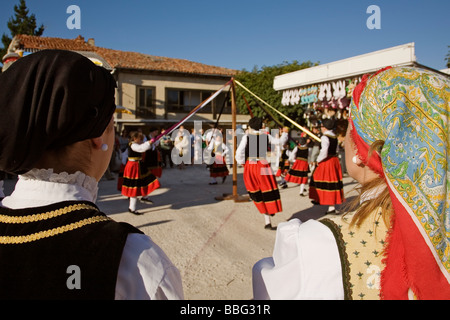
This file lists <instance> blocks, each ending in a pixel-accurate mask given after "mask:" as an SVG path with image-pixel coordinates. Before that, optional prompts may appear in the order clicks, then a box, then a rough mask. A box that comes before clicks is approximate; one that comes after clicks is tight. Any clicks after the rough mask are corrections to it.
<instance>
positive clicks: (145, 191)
mask: <svg viewBox="0 0 450 320" xmlns="http://www.w3.org/2000/svg"><path fill="white" fill-rule="evenodd" d="M130 136H131V141H130V144H129V146H128V162H127V164H126V166H125V169H124V172H123V184H122V195H124V196H125V197H128V198H129V199H130V204H129V207H128V211H129V212H131V213H132V214H135V215H140V214H142V213H141V212H139V211H136V205H137V197H142V198H141V201H143V202H147V203H153V202H152V201H151V200H149V199H148V198H146V196H148V195H149V194H150V193H152V192H153V191H154V190H156V189H158V188H159V187H160V184H159V181H158V179H157V178H156V177H155V176H154V175H153V174H152V172H151V171H149V170H147V168H146V167H145V166H144V165H143V161H142V156H143V154H144V153H145V152H146V151H147V150H149V149H150V148H151V147H152V144H151V141H150V140H148V141H147V142H143V140H144V135H143V134H142V133H141V132H137V131H136V132H133V133H131V134H130Z"/></svg>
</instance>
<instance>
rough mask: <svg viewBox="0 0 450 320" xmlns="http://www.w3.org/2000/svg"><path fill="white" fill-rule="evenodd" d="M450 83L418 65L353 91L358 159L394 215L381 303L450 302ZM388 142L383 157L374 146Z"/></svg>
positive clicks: (381, 75) (374, 79)
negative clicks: (379, 180) (380, 183)
mask: <svg viewBox="0 0 450 320" xmlns="http://www.w3.org/2000/svg"><path fill="white" fill-rule="evenodd" d="M449 98H450V80H449V78H448V77H446V76H443V75H441V74H438V73H436V72H432V71H429V70H424V69H420V68H413V67H396V68H386V69H383V70H381V71H380V72H378V73H376V74H375V75H373V76H371V77H368V76H364V77H363V79H362V81H361V83H360V84H359V85H358V86H357V87H356V88H355V90H354V92H353V100H352V103H351V106H350V126H351V131H350V132H351V133H350V134H351V136H352V138H353V140H354V142H355V145H356V149H357V154H358V156H359V157H360V158H361V160H362V161H363V162H364V163H366V165H368V166H369V167H370V168H371V169H372V170H373V171H375V172H376V173H378V174H379V175H380V176H381V177H383V178H384V179H385V180H386V183H387V185H388V187H389V191H390V195H391V199H392V203H393V208H394V215H393V220H392V224H391V226H392V227H391V230H390V232H389V236H388V243H387V246H386V252H385V255H386V258H385V260H384V261H385V263H386V266H385V268H384V270H383V273H382V277H381V297H382V298H384V299H408V298H418V299H450V207H449V206H450V167H449V150H450V145H449V139H450V99H449ZM376 140H383V141H384V146H383V148H382V150H381V153H377V152H373V153H372V155H370V156H369V154H368V150H369V148H370V145H371V144H372V143H373V142H375V141H376Z"/></svg>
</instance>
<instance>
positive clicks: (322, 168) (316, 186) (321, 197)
mask: <svg viewBox="0 0 450 320" xmlns="http://www.w3.org/2000/svg"><path fill="white" fill-rule="evenodd" d="M334 126H335V121H334V120H331V119H325V120H323V123H322V127H321V130H322V133H323V134H322V138H321V149H320V153H319V156H318V157H317V163H318V164H317V167H316V168H315V169H314V172H313V173H312V176H311V180H310V184H309V197H310V198H311V199H312V202H313V203H314V204H320V205H328V206H329V207H328V210H327V212H326V213H328V214H335V213H336V208H335V205H336V204H341V203H343V202H344V201H345V198H344V186H343V183H342V170H341V164H340V163H339V158H338V156H337V144H338V140H337V137H336V134H335V133H334V132H333V129H334Z"/></svg>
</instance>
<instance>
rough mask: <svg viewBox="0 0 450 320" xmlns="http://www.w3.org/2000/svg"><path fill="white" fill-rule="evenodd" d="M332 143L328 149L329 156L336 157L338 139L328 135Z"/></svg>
mask: <svg viewBox="0 0 450 320" xmlns="http://www.w3.org/2000/svg"><path fill="white" fill-rule="evenodd" d="M326 136H327V137H328V139H329V141H330V146H329V147H328V156H329V157H332V156H336V155H337V146H338V139H337V137H333V136H329V135H326Z"/></svg>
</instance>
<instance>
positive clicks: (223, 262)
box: [5, 165, 355, 300]
mask: <svg viewBox="0 0 450 320" xmlns="http://www.w3.org/2000/svg"><path fill="white" fill-rule="evenodd" d="M242 172H243V168H238V179H237V184H238V193H239V194H240V195H246V190H245V186H244V183H243V179H242ZM231 174H232V170H231V169H230V176H228V178H227V180H226V181H225V183H224V184H222V183H221V179H218V181H219V182H218V184H217V185H209V184H208V182H209V171H208V170H206V166H205V165H194V166H186V168H185V169H184V170H179V169H177V168H173V169H164V170H163V175H162V177H161V178H160V179H159V180H160V182H161V188H160V189H158V190H156V191H155V192H153V193H152V194H151V195H150V198H151V199H152V200H153V202H154V204H153V205H148V204H143V203H138V210H140V211H142V212H144V214H143V215H141V216H135V215H133V214H131V213H129V212H128V199H127V198H125V197H123V196H122V195H121V194H120V192H119V191H117V188H116V184H117V180H116V179H115V180H102V181H100V183H99V197H98V201H97V205H98V206H99V207H100V209H101V210H102V211H103V212H105V213H106V214H108V215H109V216H110V217H111V218H113V219H115V220H116V221H125V222H128V223H130V224H132V225H134V226H135V227H137V228H139V229H140V230H141V231H143V232H144V233H145V234H147V235H149V236H150V237H151V238H152V239H153V240H154V241H155V242H156V243H157V244H158V245H159V246H160V247H161V248H162V249H163V250H164V252H165V253H166V254H167V255H168V256H169V258H170V259H171V260H172V262H173V263H174V264H175V266H177V267H178V269H179V270H180V272H181V275H182V280H183V288H184V294H185V298H186V299H189V300H194V299H199V300H225V299H231V300H249V299H252V296H253V294H252V284H251V270H252V267H253V265H254V264H255V263H256V262H257V261H258V260H260V259H262V258H264V257H268V256H271V254H272V250H273V245H274V241H275V235H276V231H273V230H266V229H264V218H263V216H261V215H260V214H259V213H258V211H257V210H256V207H255V206H254V204H253V203H252V202H251V201H248V202H234V201H233V200H223V201H217V200H216V199H215V197H217V196H222V195H223V194H224V193H232V176H231ZM13 185H14V181H13V180H6V181H5V194H6V195H8V194H9V193H10V192H11V191H12V189H13ZM354 187H355V182H354V181H353V179H351V178H349V177H344V190H345V193H346V197H347V198H350V197H351V195H352V194H354V193H352V190H353V188H354ZM280 193H281V201H282V205H283V212H281V213H278V214H276V215H275V217H273V218H272V225H274V226H276V225H278V224H279V223H281V222H284V221H287V220H290V219H292V218H299V219H300V220H302V221H306V220H308V219H318V218H320V217H322V216H323V215H324V213H325V211H326V209H327V207H326V206H318V205H316V206H314V205H313V204H312V203H311V201H310V199H309V198H308V197H300V196H299V194H298V193H299V187H298V186H297V185H294V184H289V187H288V188H287V189H280Z"/></svg>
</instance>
